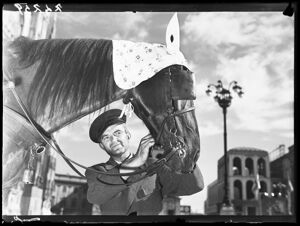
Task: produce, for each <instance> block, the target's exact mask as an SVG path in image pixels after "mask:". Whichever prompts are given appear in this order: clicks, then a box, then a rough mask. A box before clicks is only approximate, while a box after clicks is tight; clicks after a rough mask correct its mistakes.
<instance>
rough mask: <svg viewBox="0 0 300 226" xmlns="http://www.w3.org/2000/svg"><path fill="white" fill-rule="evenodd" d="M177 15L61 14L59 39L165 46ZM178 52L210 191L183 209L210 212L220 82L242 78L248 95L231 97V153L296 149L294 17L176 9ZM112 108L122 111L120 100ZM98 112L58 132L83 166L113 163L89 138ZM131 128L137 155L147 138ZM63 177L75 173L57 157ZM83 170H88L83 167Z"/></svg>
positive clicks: (219, 135)
mask: <svg viewBox="0 0 300 226" xmlns="http://www.w3.org/2000/svg"><path fill="white" fill-rule="evenodd" d="M173 13H174V12H160V13H158V12H136V13H133V12H117V13H108V12H99V13H96V12H89V13H84V12H82V13H81V12H76V13H72V12H63V13H58V17H57V28H56V38H96V39H118V40H130V41H134V42H148V43H161V44H165V30H166V27H167V24H168V22H169V20H170V19H171V17H172V15H173ZM178 20H179V25H180V50H181V52H182V53H183V54H184V56H185V58H186V59H187V61H188V63H189V65H190V70H191V71H193V72H194V73H195V79H196V100H195V107H196V117H197V123H198V127H199V132H200V142H201V143H200V148H201V153H200V157H199V160H198V161H197V164H198V166H199V167H200V169H201V171H202V174H203V177H204V183H205V188H204V189H203V190H202V191H201V192H199V193H197V194H194V195H191V196H182V197H181V198H182V199H181V205H191V207H192V212H196V213H204V201H205V199H206V196H207V189H206V188H207V186H208V185H209V184H210V183H212V182H213V181H214V180H216V179H217V161H218V159H219V158H221V157H222V156H223V154H224V149H223V148H224V146H223V145H224V143H223V115H222V110H221V108H220V107H219V106H218V104H217V103H216V102H215V101H214V100H213V98H212V97H208V96H207V95H206V93H205V90H206V88H207V86H208V84H211V83H213V84H216V82H217V80H221V81H222V82H223V84H224V86H225V87H228V84H229V83H230V82H231V81H233V80H236V81H237V82H238V84H239V85H240V86H242V88H243V91H244V93H245V94H244V95H243V97H242V98H239V97H238V96H237V95H234V94H233V100H232V104H231V106H230V107H229V108H228V113H227V143H228V149H230V148H235V147H254V148H259V149H262V150H265V151H268V152H270V151H272V150H274V149H276V148H277V147H278V146H279V145H280V144H284V145H285V146H286V147H289V146H291V145H293V144H294V17H287V16H284V15H283V14H282V12H178ZM110 107H111V108H114V107H118V108H122V107H123V104H122V103H121V102H120V101H117V102H115V103H113V104H112V106H110ZM96 116H97V114H96V113H93V114H91V115H88V116H86V117H84V118H82V119H80V120H78V121H76V122H74V123H72V124H70V125H69V126H67V127H65V128H63V129H61V130H60V131H59V132H58V133H56V134H55V137H57V141H58V144H59V145H60V147H61V149H62V150H63V151H64V152H65V154H66V155H67V156H68V157H69V158H71V159H73V160H74V161H77V162H79V163H80V164H82V165H85V166H91V165H94V164H98V163H100V162H105V161H107V160H108V155H107V154H106V153H104V151H102V150H101V149H100V148H99V146H98V145H97V144H95V143H93V142H91V141H90V140H89V136H88V131H89V126H90V124H91V122H92V121H93V119H94V118H95V117H96ZM128 121H129V122H128V123H127V124H128V127H129V130H130V131H131V133H132V139H131V146H130V148H131V150H134V152H135V150H136V149H137V146H138V144H139V141H140V139H141V138H142V137H143V136H145V135H146V134H147V133H148V130H147V128H146V127H145V125H144V124H143V122H142V121H141V120H140V119H138V118H137V117H136V116H135V115H133V116H132V117H131V118H130V120H128ZM56 168H57V173H64V174H71V175H76V173H75V172H74V171H73V170H72V169H71V168H70V167H69V166H68V165H67V164H66V163H65V162H64V160H63V159H62V158H61V157H60V156H58V158H57V166H56ZM78 169H79V171H80V172H82V173H84V169H81V168H78Z"/></svg>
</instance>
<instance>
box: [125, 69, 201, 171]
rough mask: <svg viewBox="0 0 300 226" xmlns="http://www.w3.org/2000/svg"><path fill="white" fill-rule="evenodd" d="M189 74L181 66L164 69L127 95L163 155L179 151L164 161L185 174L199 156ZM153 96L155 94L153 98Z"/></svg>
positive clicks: (192, 80)
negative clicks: (175, 150) (162, 151)
mask: <svg viewBox="0 0 300 226" xmlns="http://www.w3.org/2000/svg"><path fill="white" fill-rule="evenodd" d="M193 84H194V79H193V75H192V72H191V71H189V70H188V69H187V68H186V67H184V66H181V65H173V66H170V67H167V68H165V69H163V70H162V71H160V72H159V73H157V74H156V75H155V76H154V77H153V78H151V79H149V80H147V81H145V82H143V83H141V84H140V85H139V86H137V87H136V88H134V89H133V90H132V91H131V92H129V93H128V95H127V96H126V99H125V102H126V101H130V102H131V103H132V104H133V106H134V110H135V114H136V115H137V116H138V117H139V118H141V119H142V120H143V122H144V123H145V125H146V126H147V128H148V129H149V131H150V133H151V135H152V136H153V137H154V138H155V143H156V145H157V146H160V148H162V149H163V150H164V155H163V156H165V155H167V154H169V153H170V152H172V151H174V148H176V147H177V148H178V144H179V145H180V147H179V150H177V153H175V154H174V155H173V156H172V158H171V159H170V161H168V162H166V164H167V165H169V166H170V167H171V168H172V169H173V170H174V171H177V172H180V173H188V172H191V171H192V170H193V168H194V167H195V164H196V161H197V160H198V158H199V153H200V138H199V132H198V125H197V120H196V117H195V112H194V111H193V107H194V103H193V100H194V99H195V94H194V88H193ZM154 94H155V95H154Z"/></svg>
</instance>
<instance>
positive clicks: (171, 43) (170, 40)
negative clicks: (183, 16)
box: [166, 13, 180, 53]
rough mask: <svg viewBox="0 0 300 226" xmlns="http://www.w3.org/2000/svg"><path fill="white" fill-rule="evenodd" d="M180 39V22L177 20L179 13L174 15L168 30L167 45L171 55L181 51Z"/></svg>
mask: <svg viewBox="0 0 300 226" xmlns="http://www.w3.org/2000/svg"><path fill="white" fill-rule="evenodd" d="M179 39H180V36H179V22H178V18H177V13H174V15H173V17H172V18H171V20H170V22H169V24H168V27H167V30H166V45H167V49H168V51H169V52H170V53H174V52H177V51H179V46H180V43H179V41H180V40H179Z"/></svg>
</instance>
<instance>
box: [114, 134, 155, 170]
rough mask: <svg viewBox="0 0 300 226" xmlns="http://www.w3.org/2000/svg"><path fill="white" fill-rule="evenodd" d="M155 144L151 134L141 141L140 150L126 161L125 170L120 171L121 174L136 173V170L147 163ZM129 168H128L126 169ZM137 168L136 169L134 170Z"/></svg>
mask: <svg viewBox="0 0 300 226" xmlns="http://www.w3.org/2000/svg"><path fill="white" fill-rule="evenodd" d="M154 143H155V141H154V139H153V138H152V136H151V134H148V135H147V136H145V137H143V138H142V139H141V142H140V144H139V147H138V150H137V152H136V154H135V155H134V156H133V157H132V158H131V159H129V160H128V161H126V162H125V163H124V164H122V166H124V167H125V168H123V169H122V167H121V169H120V172H122V173H125V172H134V171H135V170H136V168H138V167H140V166H142V165H144V164H145V163H146V161H147V158H148V155H149V151H150V147H151V146H153V145H154ZM126 167H128V168H126ZM130 168H132V169H130ZM134 168H135V169H134Z"/></svg>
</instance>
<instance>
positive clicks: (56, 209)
mask: <svg viewBox="0 0 300 226" xmlns="http://www.w3.org/2000/svg"><path fill="white" fill-rule="evenodd" d="M87 189H88V185H87V181H86V178H82V177H79V176H72V175H65V174H56V175H55V199H54V202H53V205H52V207H51V211H52V212H53V213H55V214H57V215H99V214H101V211H100V208H99V206H97V205H92V204H90V203H89V202H88V201H87V198H86V195H87Z"/></svg>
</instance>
